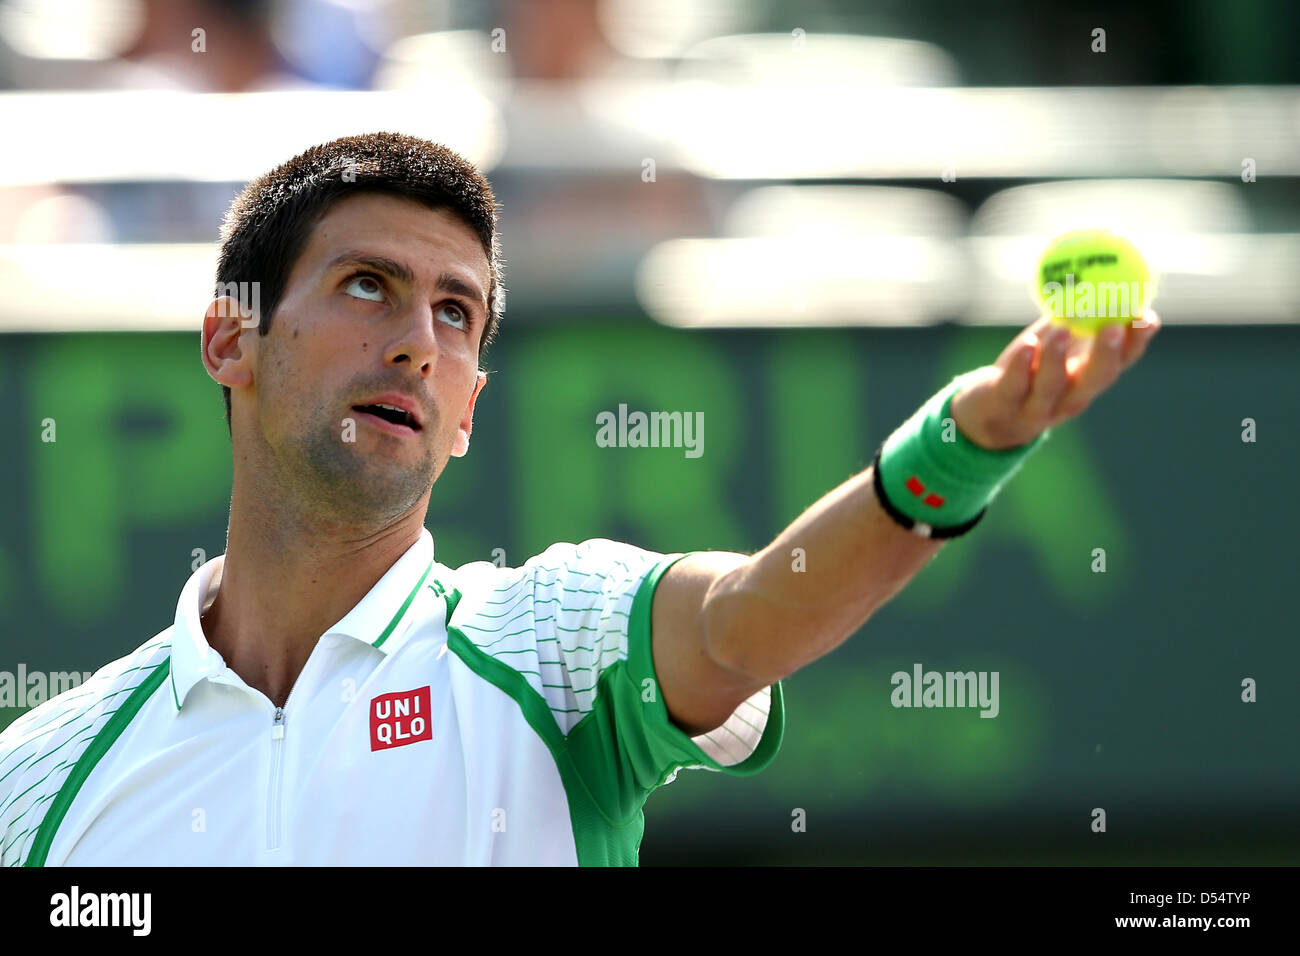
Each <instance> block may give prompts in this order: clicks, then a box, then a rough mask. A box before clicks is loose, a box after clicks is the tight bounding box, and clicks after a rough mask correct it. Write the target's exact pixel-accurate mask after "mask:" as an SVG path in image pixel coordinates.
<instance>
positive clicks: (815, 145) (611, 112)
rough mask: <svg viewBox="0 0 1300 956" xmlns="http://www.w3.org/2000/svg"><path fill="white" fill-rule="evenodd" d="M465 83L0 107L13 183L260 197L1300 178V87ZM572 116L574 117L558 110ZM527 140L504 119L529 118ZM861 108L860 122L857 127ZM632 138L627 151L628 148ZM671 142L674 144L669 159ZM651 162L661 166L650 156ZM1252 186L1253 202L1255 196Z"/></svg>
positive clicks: (7, 99)
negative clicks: (385, 189) (416, 155)
mask: <svg viewBox="0 0 1300 956" xmlns="http://www.w3.org/2000/svg"><path fill="white" fill-rule="evenodd" d="M487 88H489V87H488V86H485V85H483V84H478V83H474V82H468V81H463V80H462V79H455V78H453V79H452V80H451V81H449V82H448V83H447V84H446V85H443V86H439V87H436V88H431V87H422V88H420V89H414V90H404V91H394V92H358V93H351V92H349V93H344V92H315V91H312V92H268V93H247V94H187V93H178V92H140V91H130V92H111V93H107V92H106V93H6V94H0V125H2V126H3V128H5V129H12V130H27V129H40V130H41V138H40V141H39V144H38V145H39V148H33V149H24V150H8V151H6V153H5V156H4V158H3V160H0V185H19V184H31V183H44V182H121V181H145V182H147V181H156V180H208V181H222V182H243V181H246V180H248V179H251V178H252V177H254V176H256V175H259V174H260V173H262V172H265V171H266V170H268V169H270V168H272V167H273V166H275V165H277V164H278V163H281V162H283V161H284V160H285V159H286V158H288V157H289V156H293V155H296V154H297V153H299V152H301V151H302V150H303V149H304V148H306V147H307V146H309V145H311V144H313V143H318V142H324V141H326V140H328V139H331V138H333V137H335V136H342V135H346V134H349V133H359V132H370V131H374V130H379V129H391V130H397V131H401V132H406V133H411V134H413V135H417V136H424V137H427V138H430V139H433V140H436V141H439V142H444V143H446V144H447V145H449V146H451V147H452V148H453V149H457V150H459V151H461V152H462V153H464V154H465V155H466V157H467V158H469V159H471V160H472V161H474V162H476V163H478V164H479V165H480V166H481V167H483V168H485V169H491V168H492V167H494V166H495V165H496V164H497V162H498V158H500V160H501V165H502V166H503V167H504V168H527V167H530V166H533V167H535V166H547V167H552V168H557V169H571V170H574V171H576V172H582V171H588V170H593V169H627V170H629V171H630V172H631V173H632V174H639V171H640V166H641V163H642V161H643V159H644V158H647V157H649V158H653V159H654V160H655V161H656V163H657V164H658V165H659V167H660V168H661V169H664V170H668V169H674V168H683V167H684V168H686V169H689V170H692V171H694V172H697V173H699V174H701V175H704V176H708V177H716V178H720V179H748V178H753V179H766V178H774V179H786V178H803V179H816V178H854V177H868V178H869V177H889V178H921V179H933V180H934V181H935V183H936V184H940V183H941V182H942V176H943V175H944V173H945V171H950V172H951V173H953V174H955V175H956V177H957V178H958V179H959V180H960V179H961V178H964V177H995V176H996V177H1011V178H1023V177H1065V176H1214V177H1223V178H1227V179H1234V180H1236V179H1239V177H1240V175H1241V171H1242V164H1243V162H1245V161H1246V160H1253V161H1254V163H1255V166H1256V170H1257V175H1258V176H1259V177H1267V176H1286V175H1297V174H1300V87H1295V86H1235V87H1091V88H1084V87H1064V88H1021V87H993V88H974V87H972V88H948V87H943V88H912V87H895V86H876V85H870V84H843V83H824V84H820V85H819V84H818V83H812V82H799V83H794V82H791V83H789V84H786V85H780V84H769V85H766V86H763V87H761V88H751V87H732V86H726V85H723V84H720V83H714V82H706V81H701V80H698V79H694V80H683V81H681V82H676V83H663V82H649V83H633V82H620V83H610V82H592V83H589V84H587V85H585V86H584V85H579V86H577V87H576V88H574V89H573V90H571V91H569V92H567V93H564V94H563V96H562V97H561V94H560V91H558V90H556V89H555V88H554V87H550V86H548V85H547V84H538V83H519V84H515V85H513V86H512V87H511V93H510V96H509V97H507V98H505V99H503V100H501V101H500V102H499V103H498V102H496V101H494V100H493V99H492V98H491V97H490V96H489V95H487V94H486V93H485V89H487ZM559 98H562V99H563V100H564V102H563V103H561V102H559ZM530 103H531V104H535V105H536V106H537V107H538V108H539V109H541V108H543V107H546V109H545V110H544V112H545V113H546V116H545V119H544V120H543V119H542V117H540V116H539V117H537V119H536V121H535V122H531V123H529V122H520V123H519V125H518V127H516V125H515V124H514V123H513V122H512V123H511V124H510V126H509V132H510V140H511V141H510V143H509V152H508V154H506V153H505V149H506V143H505V139H506V133H505V126H504V124H503V122H502V116H501V114H502V111H503V110H506V111H508V112H509V113H510V115H511V116H512V118H521V119H526V118H527V117H528V115H529V113H530V110H529V108H528V107H529V104H530ZM845 104H850V106H849V108H847V109H846V106H845ZM624 136H628V137H631V139H630V140H627V141H624V140H623V137H624ZM656 144H657V146H656ZM646 149H655V150H656V151H654V152H649V153H647V152H646ZM1242 188H1250V186H1249V184H1242Z"/></svg>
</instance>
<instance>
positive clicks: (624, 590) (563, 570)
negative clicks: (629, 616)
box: [443, 538, 672, 620]
mask: <svg viewBox="0 0 1300 956" xmlns="http://www.w3.org/2000/svg"><path fill="white" fill-rule="evenodd" d="M669 557H672V556H669V555H664V554H661V553H659V552H657V551H648V550H646V549H644V548H640V547H637V546H636V545H632V544H627V543H626V542H622V541H614V540H611V539H609V538H587V539H585V540H583V541H579V542H572V541H560V542H557V543H555V544H552V545H551V546H549V547H548V548H546V550H544V551H542V552H540V553H538V554H536V555H534V556H533V557H531V558H529V559H527V561H525V562H524V563H523V564H522V565H520V566H518V567H501V566H499V565H496V564H493V563H492V562H490V561H475V562H472V563H470V564H463V565H461V566H460V567H459V568H456V569H455V570H451V569H447V573H446V579H445V580H444V581H443V584H444V586H446V587H447V588H448V589H449V590H451V589H453V588H454V590H455V591H456V592H457V599H458V602H459V603H458V605H457V611H456V614H455V617H456V618H457V620H466V619H467V618H470V617H474V616H477V615H479V614H483V615H486V616H488V617H490V618H493V617H499V616H501V615H502V614H508V613H510V611H511V610H512V609H514V610H516V611H517V610H519V609H522V607H523V606H525V605H527V606H528V607H529V608H530V609H531V607H532V605H533V604H540V603H547V602H549V603H555V602H561V603H564V604H566V605H573V604H575V603H576V604H579V605H592V604H596V603H599V602H598V598H600V597H611V596H612V597H621V596H625V597H627V598H629V599H630V598H631V596H632V593H631V592H632V591H634V590H635V587H636V585H637V584H638V583H639V582H640V581H641V580H643V579H644V578H645V576H646V575H647V574H648V573H649V572H650V571H652V570H653V569H654V568H655V567H656V566H657V565H658V564H660V563H661V562H664V561H665V559H667V558H669ZM566 599H567V600H566Z"/></svg>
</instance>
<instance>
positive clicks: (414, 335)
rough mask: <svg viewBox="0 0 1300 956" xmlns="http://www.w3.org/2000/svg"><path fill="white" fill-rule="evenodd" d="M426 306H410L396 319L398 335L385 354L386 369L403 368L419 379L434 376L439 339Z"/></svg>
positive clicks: (428, 308) (426, 303)
mask: <svg viewBox="0 0 1300 956" xmlns="http://www.w3.org/2000/svg"><path fill="white" fill-rule="evenodd" d="M433 321H434V320H433V309H432V308H431V307H430V305H429V303H428V302H413V303H412V304H411V307H410V308H409V309H407V310H406V312H405V313H404V314H403V315H401V316H400V317H399V321H398V334H397V335H396V337H395V338H394V339H393V340H392V342H390V343H389V345H388V346H387V348H385V350H384V363H385V364H386V365H406V366H408V367H409V370H410V371H414V372H416V373H418V374H419V375H420V377H421V378H429V377H430V376H432V375H433V369H434V366H435V365H436V364H437V362H438V336H437V335H436V334H434V329H433Z"/></svg>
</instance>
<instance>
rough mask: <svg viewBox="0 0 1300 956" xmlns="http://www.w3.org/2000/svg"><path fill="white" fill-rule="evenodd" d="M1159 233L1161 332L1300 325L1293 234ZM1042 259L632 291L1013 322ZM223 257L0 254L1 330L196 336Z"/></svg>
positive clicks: (895, 322) (676, 269)
mask: <svg viewBox="0 0 1300 956" xmlns="http://www.w3.org/2000/svg"><path fill="white" fill-rule="evenodd" d="M1149 238H1150V237H1149ZM1156 239H1157V241H1155V243H1154V245H1148V246H1145V247H1144V251H1146V253H1147V255H1148V258H1149V259H1150V260H1151V264H1152V266H1153V268H1155V269H1156V270H1157V271H1159V273H1160V288H1159V292H1158V293H1157V295H1156V299H1155V308H1156V311H1158V312H1159V313H1160V316H1161V319H1162V320H1163V321H1164V322H1165V323H1166V324H1169V325H1218V324H1227V325H1234V324H1237V325H1251V324H1284V323H1294V322H1296V321H1300V270H1298V269H1297V268H1296V263H1297V262H1300V234H1294V233H1285V234H1265V235H1235V234H1214V235H1209V234H1191V235H1175V236H1173V237H1172V241H1171V242H1170V243H1168V244H1162V243H1160V242H1159V241H1158V237H1156ZM1041 251H1042V237H1041V236H997V237H975V238H934V237H929V236H904V235H896V234H895V235H875V236H872V235H856V236H843V235H841V236H833V234H831V233H828V234H827V236H826V237H825V238H824V241H823V242H820V243H818V242H815V241H813V240H812V239H811V238H810V237H809V236H807V235H795V236H789V237H781V236H766V237H752V238H730V239H677V240H672V241H671V242H666V243H661V244H660V245H659V246H656V247H655V248H654V249H653V250H652V251H651V253H650V254H649V255H648V256H647V257H646V258H645V259H644V260H643V261H642V263H641V266H640V268H639V269H638V270H637V274H636V293H637V297H638V299H639V300H640V302H641V304H642V306H643V307H644V308H645V309H646V311H647V312H648V313H649V314H650V315H651V316H652V317H653V318H654V319H655V320H656V321H658V322H661V323H663V324H665V325H672V326H678V327H787V326H810V325H835V326H918V325H927V324H931V323H934V322H939V321H946V320H950V319H952V320H956V321H960V322H963V323H967V324H971V325H1011V326H1020V325H1025V324H1027V323H1028V322H1029V321H1030V320H1032V318H1033V317H1034V314H1035V312H1036V307H1035V305H1034V303H1033V300H1032V298H1031V294H1032V283H1033V263H1034V262H1035V261H1036V257H1037V256H1038V254H1039V253H1040V252H1041ZM216 260H217V245H216V244H215V243H193V244H175V245H159V244H138V245H91V244H88V245H45V244H40V245H38V244H32V245H24V246H12V245H10V246H4V245H0V283H2V286H0V287H2V288H4V290H5V294H4V296H2V297H0V332H71V331H99V332H106V331H186V332H193V333H195V334H196V335H197V333H198V331H199V327H200V325H201V322H202V317H203V313H204V311H205V310H206V309H207V307H208V303H209V302H210V301H211V291H212V288H213V283H214V281H215V280H214V274H215V271H216ZM1025 262H1028V263H1030V265H1029V271H1027V272H1026V271H1024V269H1023V268H1022V266H1023V263H1025Z"/></svg>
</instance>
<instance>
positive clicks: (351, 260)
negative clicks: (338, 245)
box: [326, 252, 487, 311]
mask: <svg viewBox="0 0 1300 956" xmlns="http://www.w3.org/2000/svg"><path fill="white" fill-rule="evenodd" d="M342 266H363V267H365V268H367V269H373V270H374V271H375V272H378V273H381V274H383V275H386V276H389V277H390V278H393V279H396V280H398V281H399V282H404V283H406V284H407V285H414V284H415V273H414V272H412V271H411V269H410V267H408V266H406V265H404V264H403V263H401V262H398V261H397V260H396V259H390V258H388V257H387V256H376V255H371V254H369V253H365V252H344V253H342V254H341V255H338V256H335V257H334V258H333V259H332V260H330V264H329V265H328V266H326V270H327V271H329V272H333V271H334V270H335V269H338V268H340V267H342ZM434 288H436V289H437V290H438V291H439V292H449V293H451V294H452V295H459V296H463V297H464V298H467V299H469V300H470V301H471V302H473V303H474V304H475V305H478V306H480V307H482V308H483V309H484V310H485V311H486V309H487V296H485V295H484V294H483V292H482V291H481V290H480V289H479V288H478V287H477V286H475V285H473V284H472V283H469V282H466V281H465V280H464V279H462V278H460V276H457V275H453V274H452V273H450V272H443V273H441V274H440V275H439V276H438V281H437V282H436V283H435V284H434Z"/></svg>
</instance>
